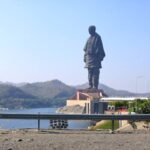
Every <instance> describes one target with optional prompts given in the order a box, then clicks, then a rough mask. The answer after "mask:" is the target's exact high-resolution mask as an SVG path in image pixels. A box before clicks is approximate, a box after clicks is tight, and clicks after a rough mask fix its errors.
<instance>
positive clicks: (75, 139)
mask: <svg viewBox="0 0 150 150" xmlns="http://www.w3.org/2000/svg"><path fill="white" fill-rule="evenodd" d="M0 150H150V130H136V131H133V130H129V131H127V130H125V131H124V130H122V131H116V132H115V133H114V134H111V133H110V132H109V131H108V130H107V131H104V130H103V131H86V130H41V131H37V130H36V129H22V130H8V131H7V130H0Z"/></svg>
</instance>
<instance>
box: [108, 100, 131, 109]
mask: <svg viewBox="0 0 150 150" xmlns="http://www.w3.org/2000/svg"><path fill="white" fill-rule="evenodd" d="M109 105H112V106H115V108H116V109H117V108H120V107H127V108H128V107H129V102H128V101H115V102H109Z"/></svg>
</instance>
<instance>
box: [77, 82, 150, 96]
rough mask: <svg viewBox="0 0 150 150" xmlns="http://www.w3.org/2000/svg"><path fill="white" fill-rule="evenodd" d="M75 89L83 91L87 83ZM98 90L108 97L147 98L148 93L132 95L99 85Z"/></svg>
mask: <svg viewBox="0 0 150 150" xmlns="http://www.w3.org/2000/svg"><path fill="white" fill-rule="evenodd" d="M75 88H76V89H85V88H88V83H85V84H82V85H78V86H75ZM99 89H102V90H103V91H104V92H105V93H106V94H107V95H108V96H110V97H135V96H144V97H149V96H150V93H138V94H135V93H132V92H129V91H126V90H116V89H113V88H111V87H109V86H106V85H105V84H99Z"/></svg>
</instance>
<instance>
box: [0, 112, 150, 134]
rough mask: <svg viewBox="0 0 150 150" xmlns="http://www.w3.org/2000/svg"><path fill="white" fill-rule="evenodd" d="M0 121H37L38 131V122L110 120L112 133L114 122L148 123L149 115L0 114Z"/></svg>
mask: <svg viewBox="0 0 150 150" xmlns="http://www.w3.org/2000/svg"><path fill="white" fill-rule="evenodd" d="M0 119H27V120H37V121H38V130H40V120H52V119H53V120H55V119H56V120H58V119H62V120H63V119H64V120H94V121H100V120H111V121H112V132H113V131H114V120H132V121H135V120H139V121H142V120H148V121H150V114H129V115H114V114H112V115H106V114H91V115H86V114H81V115H80V114H71V115H70V114H40V113H39V114H0Z"/></svg>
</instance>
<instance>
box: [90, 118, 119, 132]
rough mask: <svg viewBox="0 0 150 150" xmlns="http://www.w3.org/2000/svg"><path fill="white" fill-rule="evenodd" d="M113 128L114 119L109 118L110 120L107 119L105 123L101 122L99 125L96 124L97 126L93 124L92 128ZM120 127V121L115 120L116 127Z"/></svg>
mask: <svg viewBox="0 0 150 150" xmlns="http://www.w3.org/2000/svg"><path fill="white" fill-rule="evenodd" d="M111 128H112V121H111V120H109V121H105V122H104V123H102V124H99V125H96V126H93V127H92V128H91V130H97V129H111ZM118 128H119V121H118V120H115V121H114V129H115V130H116V129H118Z"/></svg>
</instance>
